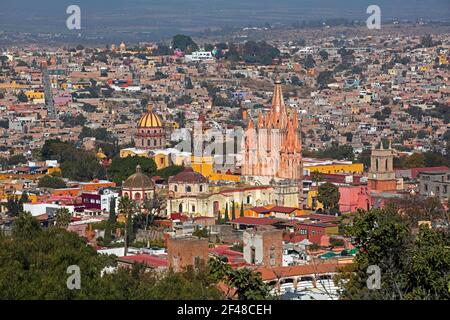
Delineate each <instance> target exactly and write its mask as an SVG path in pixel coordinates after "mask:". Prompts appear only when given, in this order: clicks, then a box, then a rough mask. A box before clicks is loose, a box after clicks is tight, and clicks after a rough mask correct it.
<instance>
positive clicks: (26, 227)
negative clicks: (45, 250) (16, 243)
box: [12, 212, 41, 239]
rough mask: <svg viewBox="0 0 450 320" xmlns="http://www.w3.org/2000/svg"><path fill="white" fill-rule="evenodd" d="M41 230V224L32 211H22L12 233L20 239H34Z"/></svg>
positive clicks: (15, 221)
mask: <svg viewBox="0 0 450 320" xmlns="http://www.w3.org/2000/svg"><path fill="white" fill-rule="evenodd" d="M40 231H41V225H40V224H39V221H37V220H36V219H35V218H33V216H32V215H31V213H29V212H21V213H20V214H19V215H18V217H17V218H16V220H14V223H13V226H12V235H13V236H14V237H15V238H18V239H32V238H33V237H34V236H36V235H37V234H38V233H39V232H40Z"/></svg>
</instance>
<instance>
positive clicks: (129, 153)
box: [119, 148, 149, 158]
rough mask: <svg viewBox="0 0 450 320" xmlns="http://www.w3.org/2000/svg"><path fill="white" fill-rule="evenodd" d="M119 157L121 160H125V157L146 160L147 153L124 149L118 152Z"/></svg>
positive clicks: (139, 150) (134, 149)
mask: <svg viewBox="0 0 450 320" xmlns="http://www.w3.org/2000/svg"><path fill="white" fill-rule="evenodd" d="M119 156H120V157H121V158H126V157H136V156H138V157H144V158H148V157H149V156H148V151H146V150H142V149H136V148H126V149H121V150H120V152H119Z"/></svg>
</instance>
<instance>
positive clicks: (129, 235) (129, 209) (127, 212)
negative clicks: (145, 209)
mask: <svg viewBox="0 0 450 320" xmlns="http://www.w3.org/2000/svg"><path fill="white" fill-rule="evenodd" d="M119 212H120V213H121V214H122V215H123V216H124V217H125V219H126V223H125V254H126V253H127V251H128V245H129V244H130V243H132V242H133V241H134V232H133V215H134V214H135V213H136V212H137V209H136V203H135V202H134V201H133V200H131V199H130V198H129V197H122V198H120V201H119Z"/></svg>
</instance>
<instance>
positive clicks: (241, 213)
mask: <svg viewBox="0 0 450 320" xmlns="http://www.w3.org/2000/svg"><path fill="white" fill-rule="evenodd" d="M239 216H240V217H244V200H242V201H241V212H240V214H239Z"/></svg>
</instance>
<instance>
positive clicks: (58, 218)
mask: <svg viewBox="0 0 450 320" xmlns="http://www.w3.org/2000/svg"><path fill="white" fill-rule="evenodd" d="M71 219H72V215H71V214H70V212H69V209H67V208H59V209H58V210H56V214H55V225H56V226H57V227H58V228H67V226H68V225H69V223H70V221H71Z"/></svg>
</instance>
